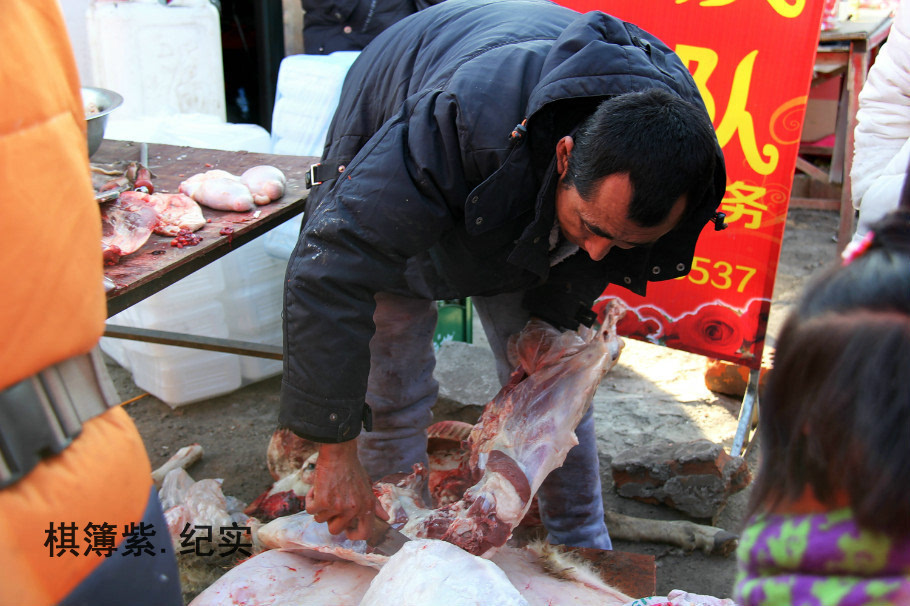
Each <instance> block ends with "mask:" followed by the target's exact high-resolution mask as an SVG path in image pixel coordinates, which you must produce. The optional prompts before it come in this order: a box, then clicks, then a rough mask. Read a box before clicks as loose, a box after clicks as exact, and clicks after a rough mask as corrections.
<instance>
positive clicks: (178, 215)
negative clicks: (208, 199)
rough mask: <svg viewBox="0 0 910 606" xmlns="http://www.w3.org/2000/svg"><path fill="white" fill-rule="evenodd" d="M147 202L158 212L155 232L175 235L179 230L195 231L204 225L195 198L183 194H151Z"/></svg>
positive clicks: (203, 219) (163, 234)
mask: <svg viewBox="0 0 910 606" xmlns="http://www.w3.org/2000/svg"><path fill="white" fill-rule="evenodd" d="M148 202H149V203H150V204H151V205H152V206H154V208H155V211H156V212H157V213H158V224H157V225H155V233H156V234H161V235H162V236H172V237H173V236H176V235H177V234H179V233H180V230H184V229H185V230H187V231H191V232H192V231H196V230H198V229H201V228H202V227H203V226H204V225H205V217H203V216H202V209H201V208H199V205H198V204H196V202H195V200H193V199H192V198H190V197H189V196H185V195H183V194H161V193H158V194H151V195H150V196H148Z"/></svg>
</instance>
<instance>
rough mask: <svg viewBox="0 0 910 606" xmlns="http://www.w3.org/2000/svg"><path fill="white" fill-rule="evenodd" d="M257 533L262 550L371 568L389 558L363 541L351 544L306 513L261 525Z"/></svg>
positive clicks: (377, 566)
mask: <svg viewBox="0 0 910 606" xmlns="http://www.w3.org/2000/svg"><path fill="white" fill-rule="evenodd" d="M257 534H258V539H259V541H260V542H261V543H262V545H263V547H266V548H270V549H297V550H303V551H305V552H306V553H307V554H308V555H309V556H310V557H312V558H315V559H326V560H339V559H341V560H348V561H351V562H355V563H357V564H360V565H361V566H370V567H372V568H380V567H382V565H383V564H385V563H386V561H388V559H389V558H388V556H385V555H383V554H381V553H376V552H373V551H372V549H371V548H369V547H368V546H367V542H366V541H351V540H350V539H348V538H347V537H346V536H344V535H343V534H341V535H336V534H332V533H330V532H329V527H328V525H327V524H325V523H321V522H317V521H316V520H314V519H313V516H311V515H310V514H308V513H306V512H305V511H302V512H300V513H295V514H294V515H290V516H284V517H282V518H278V519H275V520H272V521H271V522H269V523H268V524H265V525H263V526H261V527H260V528H259V531H258V533H257Z"/></svg>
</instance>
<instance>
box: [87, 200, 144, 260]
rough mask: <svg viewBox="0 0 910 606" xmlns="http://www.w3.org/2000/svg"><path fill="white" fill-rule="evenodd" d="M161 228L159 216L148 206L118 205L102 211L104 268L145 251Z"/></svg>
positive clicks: (117, 203)
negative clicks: (156, 230) (129, 255)
mask: <svg viewBox="0 0 910 606" xmlns="http://www.w3.org/2000/svg"><path fill="white" fill-rule="evenodd" d="M157 224H158V213H156V212H155V209H154V208H152V207H151V206H148V205H139V206H125V205H121V204H119V200H118V201H114V202H111V203H109V204H105V205H103V206H102V208H101V250H102V252H103V254H104V263H105V265H115V264H116V263H117V262H118V261H119V260H120V257H122V256H125V255H128V254H131V253H134V252H136V251H137V250H139V249H140V248H142V245H143V244H145V243H146V242H147V241H148V239H149V236H151V235H152V230H153V229H154V228H155V226H156V225H157Z"/></svg>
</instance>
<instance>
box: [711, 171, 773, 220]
mask: <svg viewBox="0 0 910 606" xmlns="http://www.w3.org/2000/svg"><path fill="white" fill-rule="evenodd" d="M767 191H768V190H767V189H766V188H764V187H758V186H755V185H746V184H745V183H743V182H742V181H735V182H733V183H731V184H730V185H728V186H727V192H726V194H725V195H724V199H723V200H721V203H720V207H721V210H723V211H724V212H725V213H727V217H726V222H727V223H735V222H736V221H738V220H739V219H741V218H743V217H748V219H749V221H748V223H746V224H745V225H743V227H745V228H746V229H759V228H760V227H761V218H762V212H763V211H766V210H768V207H767V206H766V205H764V204H762V203H760V202H759V200H760V199H761V198H762V197H764V195H765V193H766V192H767Z"/></svg>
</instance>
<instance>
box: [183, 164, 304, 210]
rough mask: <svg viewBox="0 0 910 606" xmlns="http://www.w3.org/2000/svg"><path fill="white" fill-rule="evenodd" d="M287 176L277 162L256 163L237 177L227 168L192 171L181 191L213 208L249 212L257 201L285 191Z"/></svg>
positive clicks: (279, 194) (278, 195)
mask: <svg viewBox="0 0 910 606" xmlns="http://www.w3.org/2000/svg"><path fill="white" fill-rule="evenodd" d="M286 183H287V179H286V177H285V176H284V173H282V172H281V171H280V170H279V169H277V168H275V167H274V166H268V165H262V166H254V167H252V168H250V169H248V170H246V171H245V172H244V173H243V175H241V176H240V177H238V176H237V175H234V174H231V173H229V172H227V171H224V170H218V169H215V170H210V171H207V172H204V173H199V174H198V175H193V176H192V177H190V178H189V179H187V180H186V181H184V182H183V183H181V184H180V187H179V188H178V189H179V191H180V193H182V194H186V195H187V196H189V197H191V198H192V199H193V200H195V201H196V202H198V203H199V204H202V205H204V206H208V207H209V208H214V209H216V210H228V211H236V212H246V211H249V210H252V209H253V208H255V207H256V205H257V204H260V205H261V204H268V203H269V202H271V201H273V200H277V199H278V198H280V197H281V196H283V195H284V187H285V184H286Z"/></svg>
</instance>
